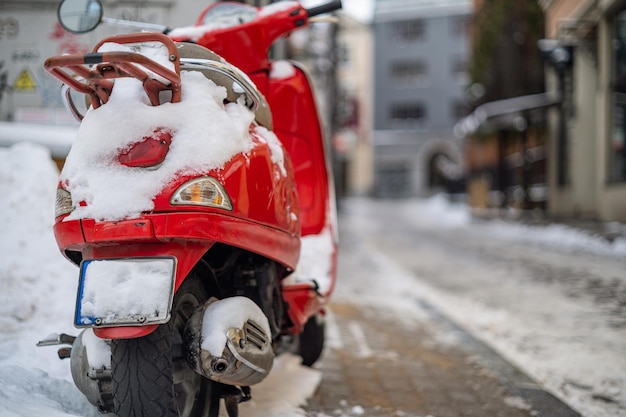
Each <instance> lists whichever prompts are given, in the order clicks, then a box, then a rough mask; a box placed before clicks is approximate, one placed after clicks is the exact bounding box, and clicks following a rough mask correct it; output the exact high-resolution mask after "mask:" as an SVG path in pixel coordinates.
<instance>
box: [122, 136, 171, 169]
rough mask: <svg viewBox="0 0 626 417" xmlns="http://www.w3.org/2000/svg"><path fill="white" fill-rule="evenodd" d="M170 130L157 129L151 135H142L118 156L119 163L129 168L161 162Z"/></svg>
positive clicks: (168, 141) (167, 144)
mask: <svg viewBox="0 0 626 417" xmlns="http://www.w3.org/2000/svg"><path fill="white" fill-rule="evenodd" d="M171 143H172V132H171V131H169V130H167V129H157V130H155V132H154V133H153V134H152V135H151V136H144V137H143V138H141V141H139V142H137V143H135V144H133V145H132V146H131V147H130V149H128V150H127V151H124V152H122V153H121V154H120V155H119V156H118V158H117V159H118V161H119V162H120V164H122V165H125V166H127V167H131V168H149V167H154V166H157V165H159V164H161V163H162V162H163V161H164V160H165V156H166V155H167V152H168V151H169V149H170V144H171Z"/></svg>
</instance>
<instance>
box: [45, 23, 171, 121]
mask: <svg viewBox="0 0 626 417" xmlns="http://www.w3.org/2000/svg"><path fill="white" fill-rule="evenodd" d="M146 42H160V43H162V44H163V45H165V46H166V47H167V50H168V59H169V61H170V62H172V63H173V64H174V71H172V70H171V69H169V68H166V67H165V66H163V65H161V64H159V63H158V62H156V61H154V60H152V59H150V58H148V57H147V56H145V55H142V54H139V53H135V52H126V51H112V52H98V50H99V49H100V47H101V46H102V45H103V44H105V43H118V44H132V43H146ZM44 68H45V69H46V71H48V72H49V73H50V74H52V75H53V76H55V77H56V78H58V79H59V80H61V82H63V83H65V84H67V85H68V86H70V87H71V88H73V89H74V90H76V91H78V92H81V93H83V94H87V95H89V96H90V97H91V105H92V106H93V108H94V109H95V108H98V107H100V106H101V105H102V104H105V103H107V102H108V101H109V97H110V95H111V92H112V91H113V81H112V79H115V78H122V77H132V78H136V79H138V80H139V81H141V82H142V84H143V88H144V90H145V92H146V95H147V96H148V99H149V100H150V103H151V104H152V105H153V106H158V105H160V104H161V101H160V98H159V95H160V93H161V92H163V91H170V92H171V99H170V100H169V101H170V102H171V103H177V102H179V101H180V99H181V87H180V86H181V81H180V55H179V53H178V49H177V48H176V45H175V44H174V42H173V41H172V40H171V39H170V38H168V37H167V36H165V35H163V34H161V33H156V32H150V33H133V34H125V35H117V36H111V37H108V38H106V39H103V40H102V41H101V42H100V43H98V45H96V46H95V48H94V50H93V52H89V53H86V54H74V55H60V56H54V57H51V58H48V59H47V60H46V62H45V63H44ZM152 74H156V75H158V76H160V77H162V78H164V79H165V80H166V81H167V82H163V81H161V80H158V79H156V78H155V77H154V75H152Z"/></svg>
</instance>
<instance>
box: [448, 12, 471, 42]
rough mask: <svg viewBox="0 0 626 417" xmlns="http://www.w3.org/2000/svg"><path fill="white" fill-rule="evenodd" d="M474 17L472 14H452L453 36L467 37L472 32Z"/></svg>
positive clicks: (451, 32)
mask: <svg viewBox="0 0 626 417" xmlns="http://www.w3.org/2000/svg"><path fill="white" fill-rule="evenodd" d="M471 23H472V19H471V17H470V16H467V15H464V16H451V17H450V34H451V35H452V36H453V37H457V38H458V37H467V36H469V33H470V29H469V28H470V25H471Z"/></svg>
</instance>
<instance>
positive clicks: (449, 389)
mask: <svg viewBox="0 0 626 417" xmlns="http://www.w3.org/2000/svg"><path fill="white" fill-rule="evenodd" d="M339 219H340V263H339V275H338V285H337V288H336V292H335V295H334V298H333V301H332V302H331V305H330V312H329V314H328V317H327V323H328V324H327V340H328V342H327V349H326V352H325V355H324V357H323V360H322V361H321V362H320V363H319V365H318V367H319V368H320V369H321V370H322V371H323V379H322V383H321V385H320V387H319V389H318V391H317V394H316V395H315V397H314V398H312V399H311V401H310V402H309V406H308V407H307V408H306V410H307V412H308V413H310V415H311V416H318V417H322V416H326V415H328V416H331V415H342V416H349V415H366V416H371V417H375V416H391V415H399V416H424V417H425V416H427V415H431V416H433V417H442V416H531V415H539V416H549V415H550V416H576V415H579V414H580V415H582V416H585V417H609V416H612V417H613V416H626V397H625V394H624V392H625V391H626V381H625V378H626V273H625V272H624V271H626V257H625V256H624V248H623V244H624V242H622V241H617V240H616V241H615V242H614V243H613V244H610V243H608V242H604V241H602V240H601V239H599V238H591V237H589V236H588V235H586V234H583V233H581V232H579V231H577V230H574V229H571V228H564V227H560V226H554V225H551V226H536V227H528V226H523V225H520V224H509V223H504V222H502V221H498V220H493V221H491V220H490V221H485V220H476V219H472V218H471V217H470V216H469V215H468V213H467V211H466V208H465V207H464V206H462V205H459V206H454V205H450V204H448V203H447V202H446V201H444V200H443V199H442V198H439V197H435V198H433V199H430V200H397V201H393V200H387V201H376V200H369V199H349V200H347V201H344V202H343V204H342V206H341V212H340V216H339Z"/></svg>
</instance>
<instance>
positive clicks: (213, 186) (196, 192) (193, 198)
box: [170, 177, 233, 210]
mask: <svg viewBox="0 0 626 417" xmlns="http://www.w3.org/2000/svg"><path fill="white" fill-rule="evenodd" d="M170 204H172V205H195V206H206V207H216V208H221V209H224V210H232V209H233V205H232V203H231V201H230V198H229V197H228V194H226V191H225V190H224V187H222V184H220V182H219V181H218V180H216V179H215V178H212V177H201V178H195V179H193V180H191V181H188V182H186V183H185V184H183V185H182V186H181V187H180V188H178V190H176V192H175V193H174V194H173V195H172V198H171V199H170Z"/></svg>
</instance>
